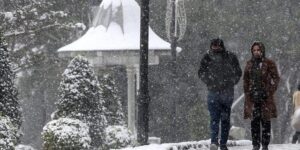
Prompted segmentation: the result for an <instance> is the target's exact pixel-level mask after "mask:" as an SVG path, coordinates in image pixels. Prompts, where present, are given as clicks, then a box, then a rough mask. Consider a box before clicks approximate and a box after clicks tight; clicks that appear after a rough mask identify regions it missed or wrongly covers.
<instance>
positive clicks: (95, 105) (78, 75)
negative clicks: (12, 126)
mask: <svg viewBox="0 0 300 150" xmlns="http://www.w3.org/2000/svg"><path fill="white" fill-rule="evenodd" d="M103 103H104V101H103V99H102V98H101V97H100V88H99V82H98V79H97V78H96V75H95V73H94V71H93V69H92V66H91V65H90V63H89V62H88V60H87V59H86V58H84V57H82V56H77V57H75V58H74V59H73V60H72V61H71V62H70V64H69V65H68V67H67V68H66V70H65V71H64V73H63V74H62V81H61V82H60V86H59V99H58V101H57V102H56V103H55V104H56V107H57V110H56V111H55V112H54V114H53V115H52V116H53V119H58V118H74V119H79V120H80V121H82V122H84V123H86V124H87V125H88V126H89V128H90V131H89V135H90V137H91V139H92V143H91V145H92V146H93V147H99V146H101V145H103V143H104V139H105V138H104V129H105V128H106V126H107V120H106V117H105V115H104V113H105V110H106V109H105V107H104V106H103Z"/></svg>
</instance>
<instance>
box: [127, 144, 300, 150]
mask: <svg viewBox="0 0 300 150" xmlns="http://www.w3.org/2000/svg"><path fill="white" fill-rule="evenodd" d="M175 149H176V148H175ZM183 149H184V148H183ZM228 149H229V150H252V145H246V146H232V147H228ZM122 150H170V147H169V145H166V144H162V145H146V146H140V147H135V148H125V149H122ZM177 150H178V149H177ZM179 150H182V149H181V148H180V149H179ZM188 150H209V147H208V146H204V147H202V148H196V149H194V148H189V149H188ZM269 150H300V144H271V145H269Z"/></svg>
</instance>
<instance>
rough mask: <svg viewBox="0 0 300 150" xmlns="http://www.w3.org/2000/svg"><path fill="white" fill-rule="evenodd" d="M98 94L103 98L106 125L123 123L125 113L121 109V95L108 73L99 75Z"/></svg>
mask: <svg viewBox="0 0 300 150" xmlns="http://www.w3.org/2000/svg"><path fill="white" fill-rule="evenodd" d="M99 83H100V94H101V97H102V99H103V100H104V103H103V105H104V107H105V108H106V111H105V112H104V114H105V116H106V119H107V123H108V125H125V115H124V112H123V110H122V103H121V97H120V95H118V93H119V90H118V88H117V86H116V82H115V79H114V78H113V77H112V75H111V74H110V73H103V74H102V75H100V76H99Z"/></svg>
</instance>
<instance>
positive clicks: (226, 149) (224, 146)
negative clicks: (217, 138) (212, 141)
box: [220, 145, 228, 150]
mask: <svg viewBox="0 0 300 150" xmlns="http://www.w3.org/2000/svg"><path fill="white" fill-rule="evenodd" d="M220 150H228V148H227V146H226V145H220Z"/></svg>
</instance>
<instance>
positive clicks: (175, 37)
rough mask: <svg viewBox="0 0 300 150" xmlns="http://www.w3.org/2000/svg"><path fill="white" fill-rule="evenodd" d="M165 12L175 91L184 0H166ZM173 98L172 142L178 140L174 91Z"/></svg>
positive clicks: (183, 24)
mask: <svg viewBox="0 0 300 150" xmlns="http://www.w3.org/2000/svg"><path fill="white" fill-rule="evenodd" d="M167 2H168V3H167V14H166V30H167V36H168V38H169V41H170V42H171V55H172V61H171V62H170V64H171V72H172V77H171V79H173V81H171V84H173V85H172V87H174V88H175V91H178V89H177V83H178V77H177V65H176V58H177V56H176V54H177V51H176V48H177V42H178V41H179V40H181V39H182V38H183V36H184V34H185V30H186V12H185V8H184V0H168V1H167ZM172 96H173V98H172V100H173V109H172V110H173V113H172V114H173V120H172V121H173V122H172V124H173V125H172V129H171V130H172V133H173V135H172V137H173V142H176V141H177V140H178V137H177V136H178V134H177V130H178V121H177V120H178V119H177V118H178V116H177V101H176V99H177V98H178V95H177V92H174V93H173V94H172Z"/></svg>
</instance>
